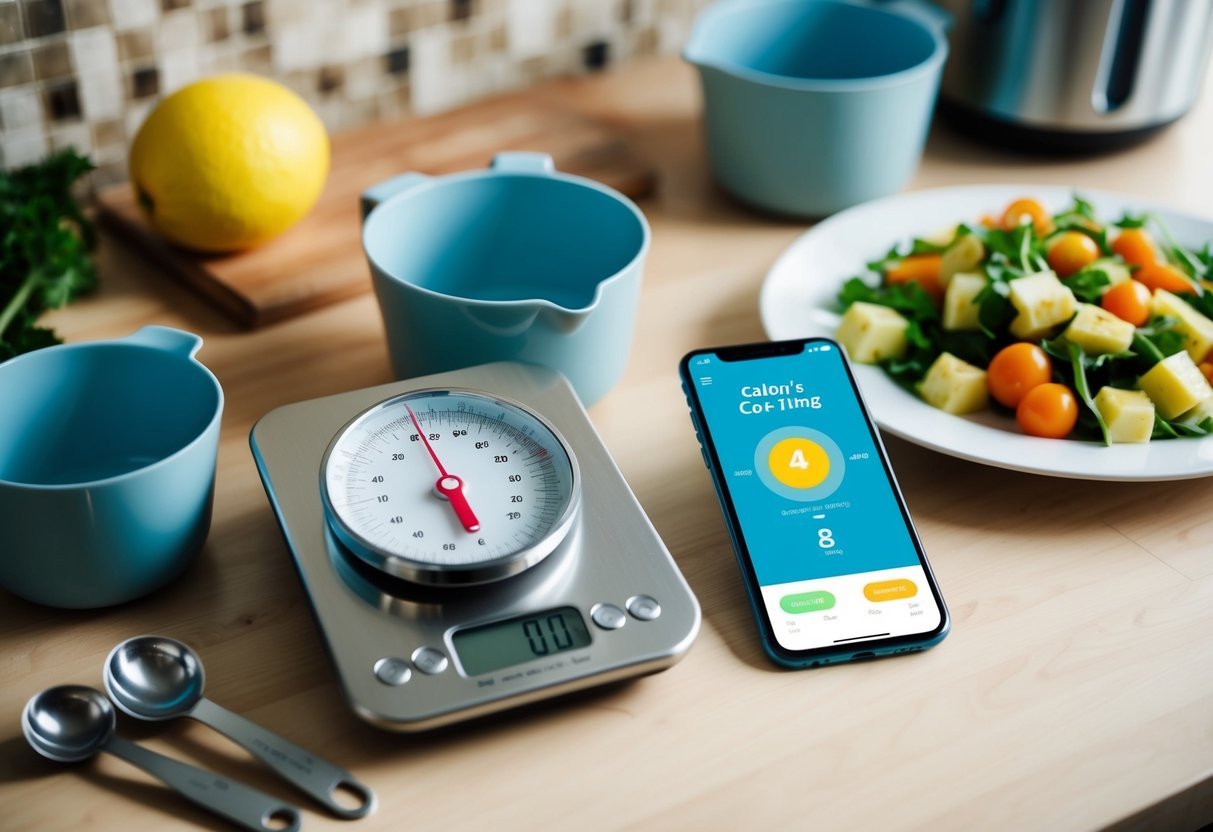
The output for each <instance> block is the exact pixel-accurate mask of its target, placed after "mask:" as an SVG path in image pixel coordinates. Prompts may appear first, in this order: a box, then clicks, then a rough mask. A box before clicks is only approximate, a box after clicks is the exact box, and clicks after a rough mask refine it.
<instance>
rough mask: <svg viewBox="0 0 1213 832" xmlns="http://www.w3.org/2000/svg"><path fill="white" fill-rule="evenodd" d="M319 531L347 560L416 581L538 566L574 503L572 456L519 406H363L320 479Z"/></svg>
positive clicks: (447, 402) (454, 399)
mask: <svg viewBox="0 0 1213 832" xmlns="http://www.w3.org/2000/svg"><path fill="white" fill-rule="evenodd" d="M321 477H322V490H323V492H324V498H325V504H326V509H327V512H328V516H329V521H330V524H331V525H332V528H333V530H334V531H335V532H336V534H337V536H338V538H339V539H340V540H341V541H342V542H343V543H344V544H345V545H346V546H347V548H349V549H351V550H352V551H353V552H354V554H356V555H358V556H359V557H361V558H363V559H364V560H367V561H368V562H370V563H372V564H374V565H375V566H378V567H379V568H381V569H384V570H385V571H387V572H390V573H392V574H394V575H397V576H398V577H403V578H407V579H410V580H415V581H419V582H423V583H479V582H483V581H486V580H493V579H496V578H500V577H505V576H507V575H511V574H514V573H516V572H520V571H522V570H523V569H526V568H527V567H529V566H531V565H533V564H534V563H537V562H538V561H539V560H542V559H543V558H544V557H545V556H546V555H547V554H549V553H550V552H551V551H552V550H553V549H554V548H555V547H556V546H557V545H558V544H559V543H560V540H561V539H562V538H563V537H564V535H565V534H566V533H567V531H568V529H569V526H570V525H571V522H572V519H573V517H574V515H575V511H576V508H577V505H578V491H577V489H578V488H579V487H580V483H579V481H578V475H577V466H576V461H575V459H574V457H573V455H572V452H571V451H570V450H569V448H568V446H567V445H566V444H565V442H564V440H563V439H562V438H561V437H560V435H559V434H558V433H557V432H556V431H555V429H554V428H552V427H551V426H550V425H548V423H547V422H546V421H544V420H543V419H541V418H540V417H538V416H537V415H536V414H534V413H532V412H530V411H529V410H527V409H525V408H524V407H522V406H521V405H518V404H514V403H512V402H508V401H505V400H502V399H499V398H496V397H494V396H490V395H487V394H482V393H476V392H472V391H465V390H423V391H417V392H414V393H408V394H405V395H403V396H398V397H396V398H392V399H388V400H387V401H384V402H380V403H379V404H377V405H375V406H374V407H371V408H370V409H368V410H366V411H364V412H363V413H361V414H360V415H358V416H357V417H355V419H354V420H353V421H352V422H350V423H349V424H348V425H346V426H345V427H344V428H343V429H342V430H341V432H339V433H338V434H337V436H336V437H335V438H334V439H333V442H332V444H331V445H330V446H329V450H328V452H327V454H326V455H325V460H324V464H323V469H322V472H321Z"/></svg>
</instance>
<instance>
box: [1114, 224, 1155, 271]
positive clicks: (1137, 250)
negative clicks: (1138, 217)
mask: <svg viewBox="0 0 1213 832" xmlns="http://www.w3.org/2000/svg"><path fill="white" fill-rule="evenodd" d="M1112 251H1114V252H1116V253H1117V254H1119V255H1120V256H1121V257H1122V258H1123V259H1124V261H1125V262H1126V263H1131V264H1133V265H1134V266H1148V265H1150V264H1151V263H1154V262H1156V261H1157V260H1158V251H1157V250H1156V249H1155V248H1154V238H1153V237H1151V236H1150V232H1149V231H1146V230H1145V229H1144V228H1123V229H1121V232H1120V233H1119V234H1117V235H1116V239H1115V240H1113V241H1112Z"/></svg>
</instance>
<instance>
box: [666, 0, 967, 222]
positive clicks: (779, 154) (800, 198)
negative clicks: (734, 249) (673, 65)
mask: <svg viewBox="0 0 1213 832" xmlns="http://www.w3.org/2000/svg"><path fill="white" fill-rule="evenodd" d="M945 25H946V17H945V16H944V15H943V13H942V12H936V11H932V10H931V7H928V6H927V5H926V4H925V3H916V2H907V0H900V1H899V2H876V0H870V2H860V0H855V2H842V1H841V0H723V2H719V3H716V4H715V5H713V6H711V7H709V8H708V9H707V10H705V11H704V12H703V13H702V14H701V15H700V16H699V18H698V19H697V20H696V22H695V26H694V28H693V30H692V33H691V37H690V40H689V41H688V42H687V44H686V47H685V49H684V51H683V57H684V58H685V59H686V60H687V61H688V62H690V63H692V64H694V65H695V66H696V67H697V68H698V69H699V73H700V77H701V80H702V87H703V99H704V125H705V132H706V137H707V147H708V156H709V159H710V162H711V166H712V170H713V172H714V173H715V176H716V178H717V180H718V181H719V182H720V184H721V185H722V186H723V187H724V188H725V189H726V190H728V191H729V192H731V193H732V194H734V195H735V196H737V197H738V198H740V199H741V200H743V201H744V202H747V203H750V204H752V205H755V206H758V207H760V208H763V209H765V210H768V211H773V212H776V213H780V214H789V215H794V216H806V217H820V216H824V215H826V214H832V213H834V212H835V211H839V210H842V209H843V208H848V207H850V206H852V205H857V204H859V203H861V202H866V201H868V200H870V199H875V198H877V197H881V196H887V195H889V194H891V193H894V192H896V191H898V190H899V189H900V188H901V187H902V186H903V185H905V183H906V182H907V181H908V180H909V178H910V177H911V176H912V175H913V173H914V171H915V169H916V167H917V166H918V161H919V159H920V157H921V156H922V150H923V145H924V143H925V141H926V136H927V129H928V127H929V125H930V121H931V113H932V110H933V109H934V105H935V98H936V94H937V92H938V90H939V81H940V75H941V72H942V70H943V65H944V61H945V59H946V58H947V55H948V44H947V40H946V39H945V38H944V26H945Z"/></svg>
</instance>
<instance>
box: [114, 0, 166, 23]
mask: <svg viewBox="0 0 1213 832" xmlns="http://www.w3.org/2000/svg"><path fill="white" fill-rule="evenodd" d="M109 2H110V15H111V16H112V17H113V19H114V26H115V27H116V28H118V29H134V28H137V27H139V26H148V25H151V24H152V23H155V22H156V20H158V19H159V17H160V4H159V3H158V2H157V0H109Z"/></svg>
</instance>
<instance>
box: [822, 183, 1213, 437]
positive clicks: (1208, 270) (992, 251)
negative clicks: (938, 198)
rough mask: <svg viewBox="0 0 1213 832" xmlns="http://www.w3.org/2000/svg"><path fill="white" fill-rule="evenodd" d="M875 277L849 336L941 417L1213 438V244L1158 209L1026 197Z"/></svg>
mask: <svg viewBox="0 0 1213 832" xmlns="http://www.w3.org/2000/svg"><path fill="white" fill-rule="evenodd" d="M974 219H975V221H974ZM867 268H868V272H867V273H866V274H865V275H861V276H856V277H853V278H851V279H850V280H847V281H846V282H845V283H844V284H843V285H842V287H841V289H840V290H839V292H838V296H837V301H838V305H839V307H840V310H841V311H842V312H843V314H842V319H841V322H840V324H839V326H838V330H837V333H836V337H837V339H838V340H839V342H840V343H842V344H843V346H844V347H845V348H846V349H847V352H848V354H849V356H850V358H851V360H852V361H856V362H859V363H865V364H878V365H879V366H880V367H881V368H882V369H883V370H884V372H885V373H887V374H888V375H889V376H890V377H891V378H892V379H893V380H894V381H896V382H897V383H898V384H900V385H901V386H902V387H904V388H906V389H907V390H910V391H911V392H913V393H914V394H916V395H918V396H920V397H921V398H922V399H923V400H924V401H926V402H927V403H928V404H931V405H933V406H935V407H937V408H939V409H940V410H943V411H945V412H948V413H953V414H967V413H973V412H976V411H980V410H984V409H987V408H989V409H993V410H996V411H1001V412H1003V413H1005V414H1006V415H1007V416H1008V418H1014V420H1015V421H1016V422H1017V423H1018V425H1019V427H1020V429H1021V430H1022V431H1023V432H1024V433H1026V434H1029V435H1031V436H1039V437H1047V438H1054V439H1063V438H1072V439H1088V440H1096V441H1100V442H1103V443H1106V444H1109V445H1110V444H1114V443H1145V442H1150V441H1151V440H1157V439H1179V438H1184V437H1198V436H1206V435H1210V434H1213V386H1211V384H1210V382H1211V380H1213V251H1211V248H1210V243H1208V242H1206V243H1205V244H1204V246H1203V247H1202V248H1200V249H1198V250H1193V249H1191V248H1186V247H1184V246H1182V245H1180V244H1179V243H1177V242H1176V241H1175V239H1174V238H1173V237H1172V235H1171V233H1170V231H1169V229H1168V228H1167V227H1166V225H1165V224H1164V223H1163V222H1162V221H1161V220H1160V219H1159V218H1157V217H1155V216H1153V215H1151V214H1143V215H1139V216H1137V215H1132V214H1125V215H1123V216H1121V217H1119V218H1117V219H1110V218H1101V217H1098V216H1097V215H1096V212H1095V210H1094V208H1093V206H1092V205H1091V203H1089V202H1087V201H1086V200H1084V199H1082V198H1081V197H1078V196H1075V197H1074V199H1073V204H1072V205H1070V206H1069V207H1067V208H1066V209H1065V210H1063V211H1061V212H1060V213H1057V214H1049V213H1048V211H1047V210H1046V209H1045V208H1044V206H1043V205H1042V204H1041V202H1039V201H1037V200H1035V199H1032V198H1021V199H1016V200H1014V201H1012V202H1011V203H1010V204H1009V205H1007V206H1006V207H1005V209H1004V210H1003V211H1002V212H1001V214H998V215H997V216H990V215H987V216H982V217H979V218H962V221H961V222H960V223H959V224H957V225H955V226H954V227H951V228H947V229H944V230H942V231H940V232H938V233H936V234H934V235H932V236H930V237H925V238H915V239H913V240H911V241H910V242H909V243H908V244H901V243H899V244H896V245H894V246H893V247H892V248H891V249H889V251H888V252H887V253H886V254H885V255H884V256H883V257H881V258H880V259H878V260H875V261H873V262H871V263H868V264H867Z"/></svg>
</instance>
